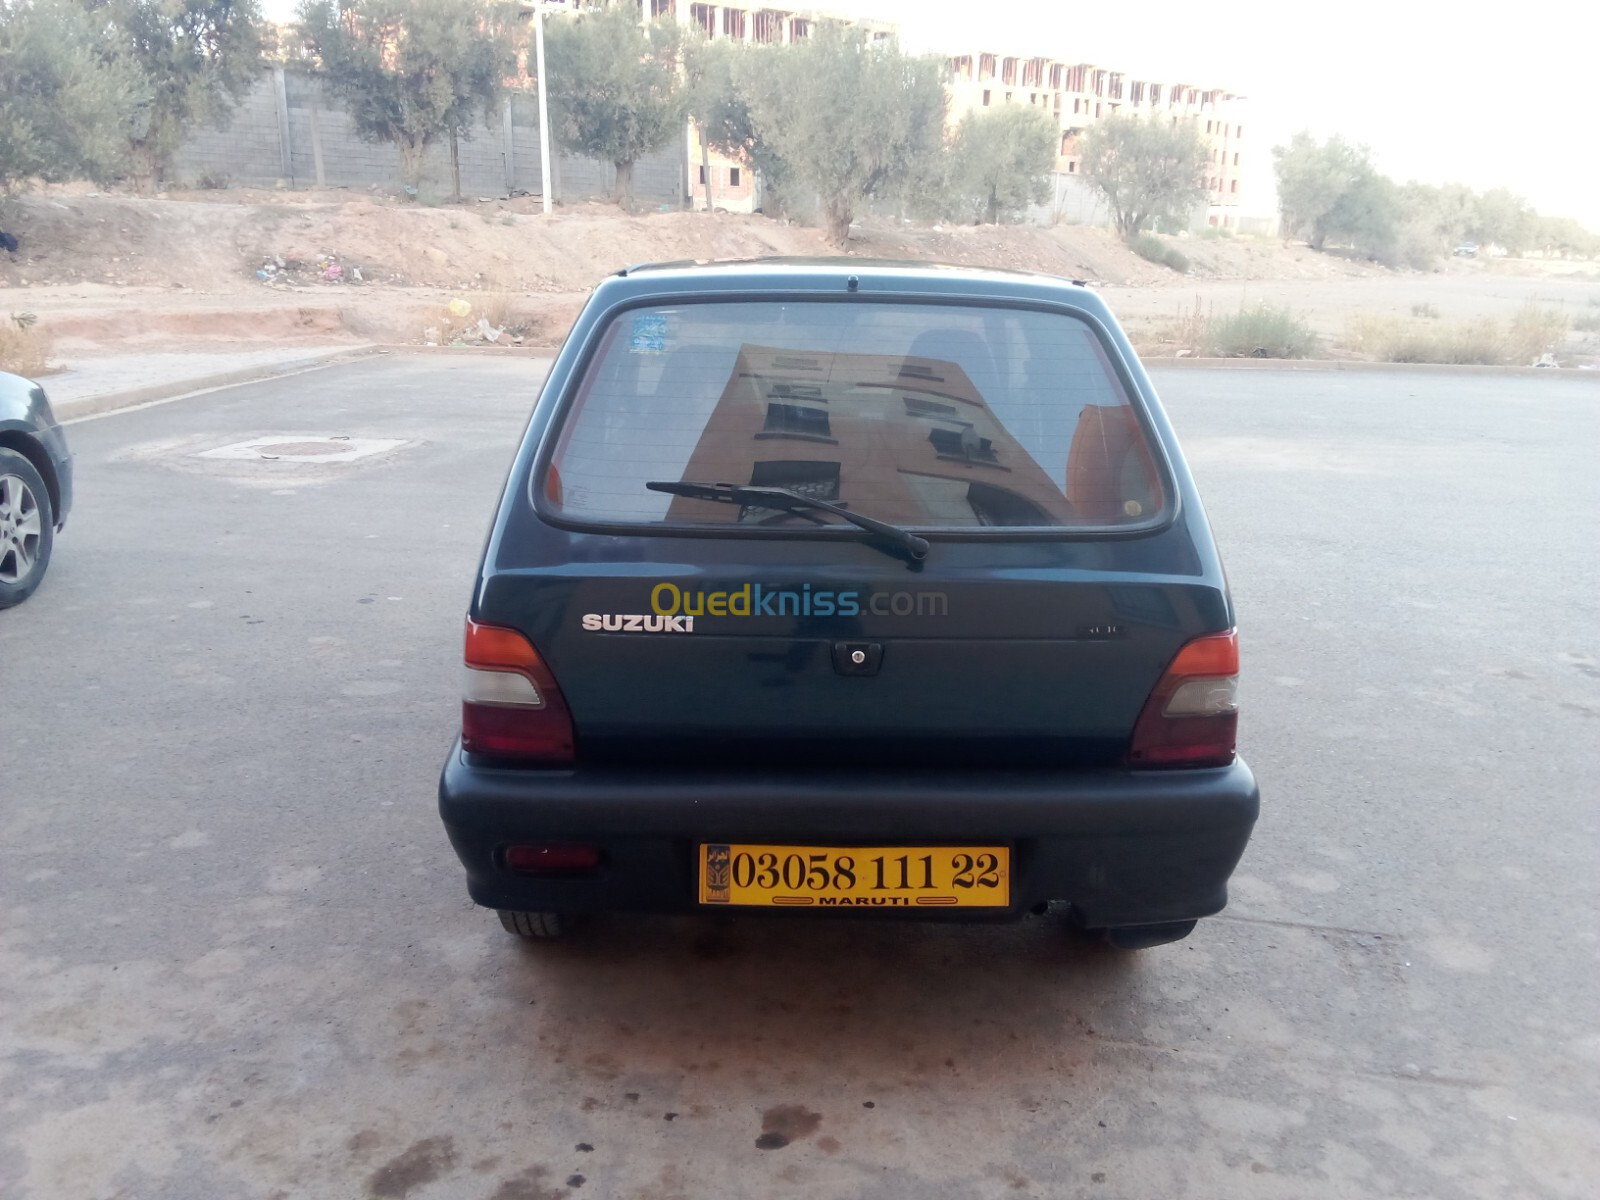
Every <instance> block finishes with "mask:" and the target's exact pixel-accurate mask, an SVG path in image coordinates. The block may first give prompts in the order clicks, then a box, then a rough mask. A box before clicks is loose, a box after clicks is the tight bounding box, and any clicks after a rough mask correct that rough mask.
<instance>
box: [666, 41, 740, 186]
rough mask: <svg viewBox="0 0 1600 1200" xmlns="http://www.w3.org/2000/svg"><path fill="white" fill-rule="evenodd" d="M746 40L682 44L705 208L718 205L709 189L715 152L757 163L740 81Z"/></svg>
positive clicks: (686, 95) (690, 114)
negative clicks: (698, 141)
mask: <svg viewBox="0 0 1600 1200" xmlns="http://www.w3.org/2000/svg"><path fill="white" fill-rule="evenodd" d="M748 53H749V51H748V50H747V49H746V47H745V46H744V44H743V43H742V42H734V41H729V40H727V39H722V40H719V41H709V40H707V39H706V38H703V37H700V38H695V39H693V40H691V41H690V42H689V43H688V44H686V45H685V46H684V48H683V64H684V75H685V78H686V81H687V86H686V89H685V100H686V104H687V109H688V113H689V119H690V120H691V121H693V122H694V125H695V129H696V130H697V131H698V132H699V135H700V151H701V153H700V165H701V168H702V170H703V172H704V174H705V177H706V210H707V211H708V212H709V211H711V209H712V208H713V207H714V197H713V195H712V190H711V152H712V151H713V150H715V151H716V152H717V153H719V154H722V155H726V156H727V157H729V158H737V159H742V160H744V161H745V162H747V163H750V164H751V165H752V166H754V163H753V162H752V161H751V159H752V150H753V149H754V143H755V127H754V125H752V124H751V121H750V106H749V105H748V104H747V103H746V102H745V98H744V93H743V92H742V91H741V90H740V88H739V84H738V78H737V77H738V72H739V69H740V65H741V60H742V58H743V57H745V56H746V55H748Z"/></svg>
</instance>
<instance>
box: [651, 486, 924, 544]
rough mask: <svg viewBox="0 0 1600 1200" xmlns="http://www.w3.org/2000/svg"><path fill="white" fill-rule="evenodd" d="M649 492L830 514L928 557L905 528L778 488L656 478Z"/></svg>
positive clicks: (883, 539) (916, 537) (920, 539)
mask: <svg viewBox="0 0 1600 1200" xmlns="http://www.w3.org/2000/svg"><path fill="white" fill-rule="evenodd" d="M645 487H647V488H649V489H650V490H651V491H652V492H667V493H669V494H671V495H674V496H688V497H690V498H691V499H694V500H716V501H718V502H720V503H723V504H740V505H749V506H750V507H752V508H771V509H776V510H777V511H779V512H813V511H815V512H830V513H833V514H834V515H835V516H836V517H840V518H842V519H843V520H846V521H849V522H850V524H852V525H854V526H855V527H856V528H858V529H865V530H866V531H867V532H868V533H870V534H874V535H875V536H876V538H877V540H878V541H879V542H883V543H887V544H888V545H890V546H893V547H894V548H896V549H898V550H903V551H904V552H905V553H906V554H907V555H909V556H910V557H911V558H912V559H913V560H914V561H916V562H921V561H922V560H923V559H925V558H927V557H928V539H927V538H922V537H918V536H917V535H916V534H914V533H912V532H911V531H910V530H909V529H901V528H900V527H899V526H898V525H890V524H888V523H887V522H884V521H876V520H874V519H873V518H871V517H864V516H862V515H861V514H860V513H853V512H851V511H850V510H849V509H847V508H845V507H843V506H842V505H838V504H831V503H829V502H828V501H826V500H818V499H817V498H816V497H815V496H807V495H806V494H805V493H803V492H795V491H790V490H789V489H788V488H781V487H756V486H755V485H753V484H752V485H745V484H738V483H673V482H671V481H670V480H662V479H657V480H654V481H651V482H648V483H646V484H645Z"/></svg>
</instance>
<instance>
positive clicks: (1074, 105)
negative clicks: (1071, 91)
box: [1072, 100, 1083, 112]
mask: <svg viewBox="0 0 1600 1200" xmlns="http://www.w3.org/2000/svg"><path fill="white" fill-rule="evenodd" d="M1082 103H1083V101H1082V100H1074V101H1073V102H1072V111H1073V112H1077V111H1078V106H1079V105H1081V104H1082Z"/></svg>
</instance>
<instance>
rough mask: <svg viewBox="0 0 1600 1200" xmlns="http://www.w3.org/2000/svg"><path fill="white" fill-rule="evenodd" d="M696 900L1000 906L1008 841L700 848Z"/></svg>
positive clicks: (1007, 881) (1007, 875) (1007, 887)
mask: <svg viewBox="0 0 1600 1200" xmlns="http://www.w3.org/2000/svg"><path fill="white" fill-rule="evenodd" d="M700 903H701V904H727V905H757V906H760V907H781V908H1007V907H1009V906H1010V904H1011V849H1010V847H1008V846H844V847H841V846H752V845H735V844H731V843H727V844H718V843H706V844H702V845H701V847H700Z"/></svg>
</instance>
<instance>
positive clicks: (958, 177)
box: [949, 104, 1061, 225]
mask: <svg viewBox="0 0 1600 1200" xmlns="http://www.w3.org/2000/svg"><path fill="white" fill-rule="evenodd" d="M1060 136H1061V131H1060V129H1059V128H1058V127H1057V125H1056V123H1055V121H1053V120H1052V119H1051V118H1050V116H1049V115H1048V114H1047V113H1045V111H1044V110H1043V109H1039V108H1034V107H1033V106H1031V105H1023V104H1006V105H1002V106H1001V107H999V108H991V109H989V110H988V111H986V112H976V111H975V112H970V113H968V114H967V115H966V116H964V117H962V118H961V123H960V124H959V125H958V126H956V133H955V138H954V139H953V141H952V142H951V145H950V154H949V178H950V189H949V191H950V199H951V201H952V202H953V203H954V205H955V211H956V212H957V213H958V215H960V216H962V217H964V218H965V219H967V220H970V221H986V222H988V223H989V224H991V225H995V224H999V222H1000V221H1001V220H1015V219H1016V218H1017V217H1018V216H1020V215H1021V213H1022V212H1023V211H1024V210H1026V209H1027V207H1028V205H1030V204H1044V203H1046V202H1047V201H1048V200H1049V199H1050V173H1051V172H1052V171H1053V170H1055V165H1056V151H1057V149H1058V148H1059V138H1060Z"/></svg>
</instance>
